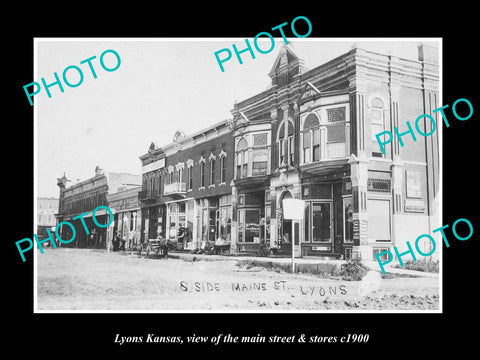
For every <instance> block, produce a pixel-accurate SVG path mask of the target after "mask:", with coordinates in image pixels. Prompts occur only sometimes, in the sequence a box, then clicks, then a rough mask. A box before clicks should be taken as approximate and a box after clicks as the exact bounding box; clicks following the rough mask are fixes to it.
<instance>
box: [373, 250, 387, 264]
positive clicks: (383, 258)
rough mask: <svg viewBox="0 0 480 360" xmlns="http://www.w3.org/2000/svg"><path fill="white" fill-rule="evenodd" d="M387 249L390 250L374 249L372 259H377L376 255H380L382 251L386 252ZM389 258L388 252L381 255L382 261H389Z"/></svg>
mask: <svg viewBox="0 0 480 360" xmlns="http://www.w3.org/2000/svg"><path fill="white" fill-rule="evenodd" d="M386 251H389V250H388V249H387V248H381V249H373V259H372V260H375V261H377V257H376V255H378V254H380V253H382V252H386ZM388 258H389V256H388V253H385V254H382V256H380V260H381V261H382V262H385V261H388Z"/></svg>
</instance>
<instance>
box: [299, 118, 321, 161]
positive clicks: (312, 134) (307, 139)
mask: <svg viewBox="0 0 480 360" xmlns="http://www.w3.org/2000/svg"><path fill="white" fill-rule="evenodd" d="M302 139H303V146H302V148H303V150H302V154H303V162H305V163H309V162H312V161H319V160H320V120H319V119H318V116H317V115H315V114H314V113H311V114H308V115H307V117H306V118H305V121H304V122H303V131H302Z"/></svg>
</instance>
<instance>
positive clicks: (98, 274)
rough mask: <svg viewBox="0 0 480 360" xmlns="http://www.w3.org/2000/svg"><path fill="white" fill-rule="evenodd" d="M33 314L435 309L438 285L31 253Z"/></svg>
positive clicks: (91, 253)
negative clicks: (34, 273)
mask: <svg viewBox="0 0 480 360" xmlns="http://www.w3.org/2000/svg"><path fill="white" fill-rule="evenodd" d="M37 262H38V264H37V266H38V273H37V275H38V278H37V291H38V293H37V308H38V310H125V311H141V310H155V311H159V312H161V311H164V310H170V311H172V310H173V311H175V310H182V311H189V310H201V311H205V310H221V311H229V310H243V311H253V310H255V311H261V310H266V311H275V310H296V311H304V310H305V311H306V310H329V309H334V310H338V309H342V310H426V309H428V310H437V309H439V279H438V278H426V277H422V278H401V277H400V278H394V279H380V278H379V273H378V272H372V273H369V274H368V277H367V278H364V279H363V280H362V281H343V280H333V279H323V278H320V277H318V276H314V275H308V274H294V275H292V274H290V273H286V272H283V271H278V270H276V271H273V270H269V269H265V268H263V267H256V266H255V267H248V266H245V265H239V264H238V263H237V262H236V261H234V260H222V261H198V262H187V261H183V260H177V259H167V260H165V259H143V258H138V257H136V256H135V255H134V256H132V255H130V254H120V253H107V252H106V251H104V250H87V249H47V250H46V251H45V253H44V254H43V255H42V254H40V253H38V254H37Z"/></svg>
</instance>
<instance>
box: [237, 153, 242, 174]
mask: <svg viewBox="0 0 480 360" xmlns="http://www.w3.org/2000/svg"><path fill="white" fill-rule="evenodd" d="M241 178H242V153H241V152H239V153H237V179H241Z"/></svg>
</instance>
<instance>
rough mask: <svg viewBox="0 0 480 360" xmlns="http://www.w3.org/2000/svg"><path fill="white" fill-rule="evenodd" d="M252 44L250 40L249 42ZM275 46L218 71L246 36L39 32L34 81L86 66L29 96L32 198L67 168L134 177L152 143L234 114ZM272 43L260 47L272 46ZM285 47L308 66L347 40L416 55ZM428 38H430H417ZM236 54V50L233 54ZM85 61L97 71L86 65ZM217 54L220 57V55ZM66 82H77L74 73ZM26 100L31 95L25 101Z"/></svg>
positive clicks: (46, 193) (396, 45) (401, 46)
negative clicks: (60, 34) (220, 61)
mask: <svg viewBox="0 0 480 360" xmlns="http://www.w3.org/2000/svg"><path fill="white" fill-rule="evenodd" d="M249 40H250V42H251V43H252V42H253V40H252V39H249ZM275 40H276V43H275V46H274V49H273V51H271V52H270V53H268V54H260V53H259V52H256V50H255V49H254V52H255V56H256V57H255V59H252V58H251V56H250V55H249V53H244V54H243V55H242V59H243V64H239V63H238V61H237V60H236V58H235V55H233V56H232V58H231V59H230V61H228V62H225V63H224V64H223V65H224V67H225V71H224V72H222V71H221V70H220V67H219V66H218V64H217V61H216V59H215V56H214V53H215V52H216V51H218V50H221V49H223V48H229V49H230V50H232V44H236V45H237V47H238V49H242V48H244V44H245V39H242V38H231V39H228V38H219V39H214V38H205V39H179V38H169V39H161V38H158V39H154V40H152V39H135V38H128V39H95V38H93V39H92V38H87V39H68V38H60V39H47V38H37V39H36V41H35V45H36V56H35V59H34V79H32V82H33V81H36V82H38V83H41V79H42V78H44V79H45V82H46V83H47V84H50V83H52V82H54V73H55V72H56V73H57V74H58V76H59V77H60V78H61V79H62V73H63V71H64V69H65V68H66V67H67V66H70V65H75V66H78V67H80V68H81V69H82V71H83V76H84V79H83V82H82V83H81V84H80V85H79V86H78V87H68V86H66V85H65V83H64V82H63V79H62V80H61V81H62V85H63V87H64V92H63V93H62V92H61V91H60V89H59V88H58V86H52V87H50V89H49V90H50V92H51V98H48V96H47V94H46V92H45V89H44V88H43V87H42V89H41V91H40V93H39V94H38V95H35V97H34V103H35V105H34V113H35V132H36V143H35V148H36V153H35V156H36V159H35V167H36V180H37V181H36V194H37V197H58V195H59V188H58V187H57V185H56V182H57V181H56V179H57V178H58V177H61V176H62V175H63V174H64V173H65V175H66V177H67V178H68V179H69V180H72V182H70V183H68V184H69V185H72V184H74V183H76V182H77V181H83V180H86V179H88V178H91V177H93V176H94V170H95V167H96V166H97V165H98V166H100V167H101V168H102V169H103V170H104V171H105V172H126V173H134V174H140V173H141V172H140V169H141V162H140V160H139V156H140V155H142V154H145V153H146V152H147V150H148V148H149V146H150V144H151V142H152V141H155V142H156V143H157V144H160V146H163V145H166V144H169V143H171V142H172V139H173V134H174V133H175V131H177V130H182V131H183V132H184V133H185V134H186V135H187V136H188V134H192V133H194V132H196V131H199V130H201V129H202V128H205V127H208V126H210V125H212V124H214V123H216V122H219V121H222V120H225V119H228V118H231V117H232V115H231V113H230V110H231V109H233V104H234V103H235V101H242V100H245V99H247V98H249V97H251V96H253V95H255V94H257V93H259V92H261V91H264V90H266V89H267V88H268V86H269V85H270V78H269V76H268V73H269V72H270V70H271V68H272V66H273V63H274V61H275V58H276V56H277V55H278V52H279V51H280V49H281V46H282V44H283V40H282V38H278V39H277V38H276V39H275ZM267 41H268V43H265V44H262V45H260V46H261V48H262V49H263V48H265V49H268V45H269V40H267ZM288 41H289V45H288V46H289V47H290V48H291V49H292V50H293V51H294V52H295V54H296V55H297V56H298V57H299V58H301V59H303V60H304V62H305V66H306V67H307V68H308V69H312V68H314V67H316V66H319V65H321V64H323V63H325V62H327V61H329V60H331V59H333V58H335V57H337V56H339V55H341V54H343V53H345V52H347V51H349V50H350V49H351V48H352V46H354V44H355V46H357V47H360V48H364V49H367V50H372V51H377V52H380V53H386V54H387V53H391V54H392V55H395V56H398V57H401V58H405V59H411V60H416V59H417V45H418V43H419V42H420V41H421V40H420V39H408V40H407V41H406V40H399V39H375V40H373V39H368V40H367V41H365V40H361V39H339V38H336V39H320V38H304V39H297V38H293V39H288ZM422 42H424V43H429V44H432V41H422ZM109 49H113V50H115V51H116V52H117V53H118V54H119V56H120V58H121V63H120V66H119V67H118V69H117V70H115V71H111V72H108V71H105V70H104V69H103V68H102V67H101V65H100V62H99V58H100V55H101V54H102V53H103V52H104V51H105V50H109ZM232 52H233V51H232ZM92 56H96V58H95V59H93V60H92V61H91V63H92V65H93V67H94V69H95V72H96V74H97V78H96V79H94V78H93V76H92V73H91V71H90V69H89V67H88V64H86V63H85V64H80V62H81V61H83V60H85V59H88V58H90V57H92ZM222 56H223V54H222ZM104 61H105V65H106V66H107V67H110V68H112V67H114V66H115V65H116V60H115V57H114V56H113V55H112V54H111V53H107V54H105V57H104ZM67 79H68V80H69V81H70V82H71V83H76V82H78V81H79V77H78V74H77V73H76V71H75V70H69V71H68V73H67ZM25 101H26V103H27V105H28V100H27V98H25Z"/></svg>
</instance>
